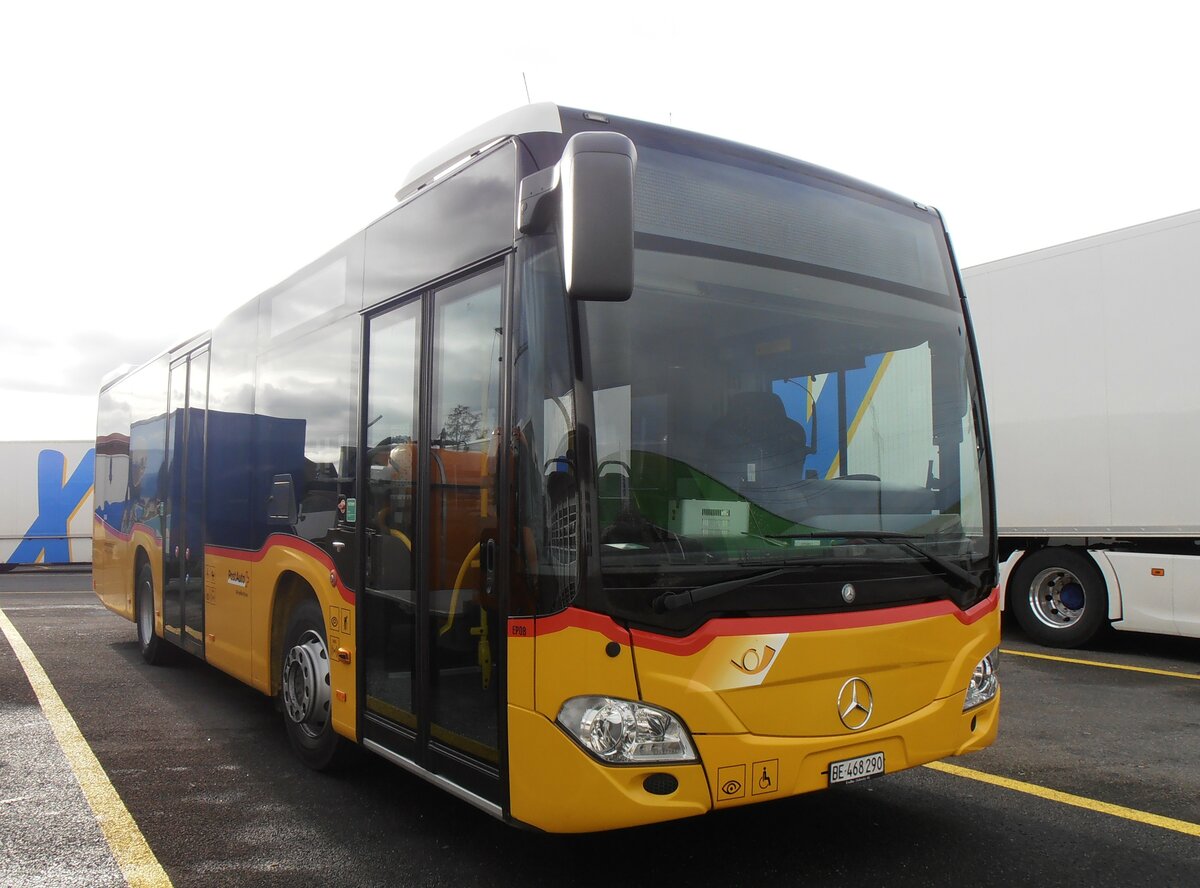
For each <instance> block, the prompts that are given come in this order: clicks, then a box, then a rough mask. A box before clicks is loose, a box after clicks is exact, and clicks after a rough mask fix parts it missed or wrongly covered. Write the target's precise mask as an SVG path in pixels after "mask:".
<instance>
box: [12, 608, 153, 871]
mask: <svg viewBox="0 0 1200 888" xmlns="http://www.w3.org/2000/svg"><path fill="white" fill-rule="evenodd" d="M0 630H2V631H3V632H4V635H5V636H6V637H7V638H8V643H9V644H10V645H11V646H12V649H13V653H15V654H16V655H17V660H18V662H20V664H21V667H22V668H23V669H24V670H25V675H26V676H28V678H29V683H30V684H31V685H32V686H33V691H34V693H35V694H37V698H38V703H40V704H41V707H42V711H43V712H44V713H45V714H46V718H47V720H48V721H49V722H50V727H51V728H52V729H53V730H54V736H55V737H57V738H58V745H59V746H60V747H62V751H63V753H64V754H65V755H66V757H67V762H68V763H69V764H70V765H71V770H72V771H74V772H75V779H76V780H78V781H79V786H80V788H81V789H82V790H83V795H84V797H85V798H86V799H87V802H88V804H89V805H90V806H91V808H92V812H93V813H94V814H95V815H96V821H97V822H98V823H99V824H100V830H101V831H102V832H103V833H104V838H105V839H107V840H108V846H109V847H110V848H111V849H112V853H113V857H114V858H115V859H116V861H117V866H119V867H120V868H121V872H122V874H123V875H124V876H125V881H126V882H127V883H128V884H129V885H130V886H131V888H170V885H171V880H170V879H169V878H167V874H166V872H165V871H164V870H163V868H162V866H161V865H160V864H159V862H158V858H157V857H155V856H154V852H153V851H151V850H150V846H149V845H148V844H147V843H146V839H145V837H144V836H143V835H142V831H141V830H139V829H138V826H137V824H136V823H135V822H134V820H133V818H132V817H131V816H130V815H129V810H128V809H127V808H126V807H125V803H124V802H122V801H121V797H120V796H119V795H118V794H117V790H116V789H115V788H114V787H113V785H112V783H111V782H110V781H109V779H108V775H107V774H106V773H104V768H103V767H102V766H101V764H100V761H99V760H98V759H97V758H96V754H95V753H94V752H92V748H91V747H90V746H88V742H87V740H85V739H84V737H83V734H82V733H80V731H79V726H78V725H76V724H75V719H74V718H73V717H72V716H71V713H70V710H68V709H67V707H66V705H64V704H63V701H62V698H60V697H59V696H58V692H57V691H56V690H54V685H53V684H51V683H50V677H49V676H48V675H46V670H44V669H43V668H42V664H41V663H39V662H38V661H37V657H35V656H34V655H33V651H32V650H30V649H29V645H27V644H26V643H25V639H23V638H22V637H21V633H19V632H18V631H17V627H16V626H14V625H13V624H12V622H11V621H10V620H9V619H8V616H7V615H6V614H5V613H4V611H3V610H0Z"/></svg>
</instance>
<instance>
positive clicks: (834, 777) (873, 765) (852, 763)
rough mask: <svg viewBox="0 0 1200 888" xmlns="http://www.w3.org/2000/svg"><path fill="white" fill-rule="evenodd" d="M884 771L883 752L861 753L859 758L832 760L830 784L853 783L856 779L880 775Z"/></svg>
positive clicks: (830, 764)
mask: <svg viewBox="0 0 1200 888" xmlns="http://www.w3.org/2000/svg"><path fill="white" fill-rule="evenodd" d="M882 773H883V753H882V752H872V753H871V754H870V755H860V756H859V757H858V758H852V759H842V761H840V762H830V763H829V785H830V786H832V785H833V784H835V783H853V782H854V781H855V780H866V779H867V778H868V777H878V776H879V775H880V774H882Z"/></svg>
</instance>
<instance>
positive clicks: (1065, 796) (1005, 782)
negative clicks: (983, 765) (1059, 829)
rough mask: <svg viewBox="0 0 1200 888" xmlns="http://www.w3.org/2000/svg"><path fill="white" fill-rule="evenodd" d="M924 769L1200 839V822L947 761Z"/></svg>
mask: <svg viewBox="0 0 1200 888" xmlns="http://www.w3.org/2000/svg"><path fill="white" fill-rule="evenodd" d="M925 767H926V768H931V769H933V770H934V771H941V772H942V773H944V774H953V775H954V776H955V777H966V778H967V779H968V780H978V781H979V782H980V783H990V784H991V785H992V786H1001V787H1003V788H1004V789H1011V790H1014V791H1016V792H1023V793H1027V794H1028V795H1031V796H1037V797H1038V798H1040V799H1047V800H1049V801H1051V802H1059V803H1060V804H1063V805H1074V806H1075V807H1076V808H1086V809H1087V810H1089V811H1098V812H1099V813H1101V814H1111V815H1112V816H1113V817H1120V818H1122V819H1124V820H1133V821H1136V822H1137V823H1146V824H1149V825H1150V826H1157V827H1160V828H1161V829H1170V830H1174V831H1175V832H1181V833H1183V834H1184V835H1188V836H1200V823H1191V822H1189V821H1187V820H1176V819H1175V818H1173V817H1163V816H1162V815H1161V814H1150V813H1148V812H1146V811H1138V810H1136V809H1134V808H1126V807H1124V806H1122V805H1113V804H1109V803H1108V802H1098V801H1096V800H1095V799H1089V798H1085V797H1084V796H1077V795H1072V794H1071V793H1069V792H1059V791H1058V790H1057V789H1049V788H1047V787H1045V786H1038V785H1037V784H1036V783H1025V782H1024V781H1022V780H1011V779H1009V778H1008V777H999V776H997V775H995V774H988V773H987V772H985V771H975V770H972V769H971V768H964V767H961V766H960V765H948V764H946V763H945V762H930V763H929V764H927V765H926V766H925Z"/></svg>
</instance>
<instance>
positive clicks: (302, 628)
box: [279, 599, 345, 771]
mask: <svg viewBox="0 0 1200 888" xmlns="http://www.w3.org/2000/svg"><path fill="white" fill-rule="evenodd" d="M279 674H280V676H281V679H282V681H281V686H280V689H279V696H280V700H281V702H282V704H283V721H284V724H285V725H286V726H287V734H288V739H289V740H290V741H291V744H292V749H294V750H295V751H296V754H297V755H298V756H299V757H300V760H301V761H303V762H304V764H306V765H308V766H309V767H310V768H312V769H313V770H316V771H324V770H326V769H327V768H330V767H333V766H334V765H335V764H337V763H338V761H339V760H340V759H341V757H342V747H343V746H345V742H344V741H343V740H342V738H341V737H339V736H338V735H337V733H335V732H334V730H333V719H332V717H331V715H332V709H331V702H330V701H331V696H332V695H331V693H330V686H329V645H328V644H327V642H326V640H325V621H324V620H323V619H321V609H320V608H319V607H318V606H317V603H316V602H315V601H313V600H312V599H308V600H306V601H303V602H301V603H300V605H299V606H298V607H296V609H295V610H293V611H292V614H291V617H290V618H289V619H288V627H287V632H286V633H285V634H284V637H283V664H282V668H281V669H280V673H279Z"/></svg>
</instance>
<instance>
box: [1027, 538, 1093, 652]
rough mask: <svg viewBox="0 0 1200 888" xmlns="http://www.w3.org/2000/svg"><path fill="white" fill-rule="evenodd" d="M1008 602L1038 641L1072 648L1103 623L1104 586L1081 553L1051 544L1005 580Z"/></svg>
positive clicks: (1032, 636)
mask: <svg viewBox="0 0 1200 888" xmlns="http://www.w3.org/2000/svg"><path fill="white" fill-rule="evenodd" d="M1008 606H1009V608H1011V609H1012V611H1013V614H1014V615H1015V616H1016V618H1017V622H1018V623H1020V624H1021V628H1022V629H1024V630H1025V633H1026V634H1027V635H1028V636H1029V637H1030V638H1032V639H1033V640H1034V641H1036V642H1038V643H1039V644H1044V645H1049V646H1050V647H1078V646H1079V645H1082V644H1086V643H1087V642H1088V641H1090V640H1091V639H1092V638H1093V637H1094V636H1095V635H1096V633H1097V632H1098V631H1099V630H1100V629H1101V628H1102V627H1103V626H1104V625H1105V623H1106V621H1107V619H1108V588H1107V587H1106V586H1105V583H1104V576H1103V575H1102V574H1101V573H1100V569H1099V568H1098V567H1096V565H1095V563H1094V562H1093V561H1092V560H1091V558H1089V557H1088V556H1087V555H1086V554H1083V553H1081V552H1077V551H1075V550H1072V549H1067V548H1059V547H1054V546H1051V547H1049V548H1046V549H1040V550H1038V551H1037V552H1033V553H1031V554H1029V555H1027V556H1025V558H1023V559H1022V560H1021V563H1020V564H1018V565H1017V567H1016V570H1014V571H1013V575H1012V580H1011V581H1010V582H1009V584H1008Z"/></svg>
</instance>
